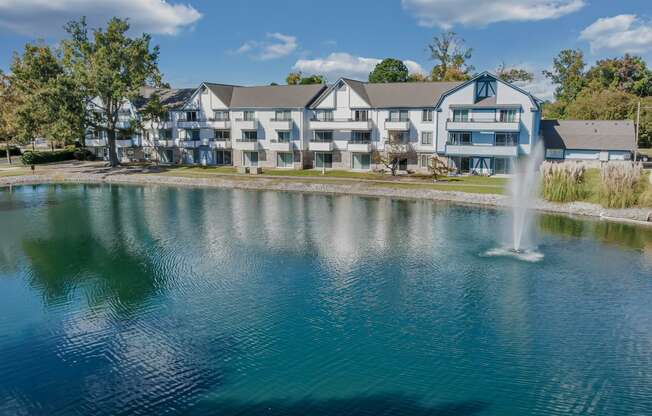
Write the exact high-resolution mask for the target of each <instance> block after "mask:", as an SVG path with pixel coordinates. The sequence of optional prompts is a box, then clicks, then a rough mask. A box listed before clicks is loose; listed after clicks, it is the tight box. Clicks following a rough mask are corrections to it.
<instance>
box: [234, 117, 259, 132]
mask: <svg viewBox="0 0 652 416" xmlns="http://www.w3.org/2000/svg"><path fill="white" fill-rule="evenodd" d="M257 126H258V121H257V120H243V119H237V120H236V121H235V128H236V129H240V130H256V128H257Z"/></svg>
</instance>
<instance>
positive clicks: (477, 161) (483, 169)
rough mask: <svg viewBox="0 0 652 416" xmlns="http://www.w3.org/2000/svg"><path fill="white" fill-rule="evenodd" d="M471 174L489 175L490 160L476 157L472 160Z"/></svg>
mask: <svg viewBox="0 0 652 416" xmlns="http://www.w3.org/2000/svg"><path fill="white" fill-rule="evenodd" d="M473 172H474V173H476V174H478V175H490V174H491V158H488V157H476V158H474V159H473Z"/></svg>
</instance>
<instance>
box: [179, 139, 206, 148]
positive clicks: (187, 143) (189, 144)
mask: <svg viewBox="0 0 652 416" xmlns="http://www.w3.org/2000/svg"><path fill="white" fill-rule="evenodd" d="M200 145H201V140H180V141H179V147H183V148H184V149H194V148H197V147H199V146H200Z"/></svg>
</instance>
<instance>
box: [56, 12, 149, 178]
mask: <svg viewBox="0 0 652 416" xmlns="http://www.w3.org/2000/svg"><path fill="white" fill-rule="evenodd" d="M128 30H129V23H128V22H127V21H126V20H121V19H118V18H112V19H111V20H109V22H108V24H107V27H106V29H95V30H94V31H93V37H92V38H90V37H89V35H88V28H87V25H86V20H85V19H83V18H82V19H81V20H79V21H72V22H70V23H68V24H67V25H66V31H67V32H68V34H69V35H70V39H66V40H64V41H63V42H62V45H63V52H64V63H65V65H66V67H67V68H68V70H69V71H70V72H71V74H73V77H74V80H75V82H76V83H77V84H78V85H79V86H80V87H81V89H82V90H83V92H84V96H85V97H87V99H88V101H87V103H86V104H87V105H86V106H85V107H86V111H87V112H90V113H97V114H99V115H100V118H101V123H102V124H103V126H104V127H105V128H106V131H107V138H108V144H109V164H110V166H117V165H118V164H119V161H118V157H117V154H116V144H115V140H116V123H117V121H118V110H119V109H120V107H121V106H122V105H123V103H124V102H125V100H133V99H135V98H136V97H137V96H138V93H139V88H140V87H142V86H144V85H154V86H157V85H160V82H161V74H160V72H159V69H158V56H159V48H158V46H154V47H153V48H152V47H150V41H151V36H150V35H148V34H142V35H141V36H139V37H134V38H131V37H129V36H127V32H128ZM93 98H95V99H93Z"/></svg>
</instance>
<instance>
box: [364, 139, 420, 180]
mask: <svg viewBox="0 0 652 416" xmlns="http://www.w3.org/2000/svg"><path fill="white" fill-rule="evenodd" d="M413 156H414V151H413V150H412V149H411V147H410V145H409V143H406V142H405V141H403V140H402V139H401V137H400V136H399V135H395V134H391V133H390V136H389V139H388V140H387V141H386V142H385V146H384V148H383V150H382V151H381V150H375V151H374V152H373V154H372V158H373V161H374V163H375V164H377V165H383V166H385V167H386V168H387V169H389V170H390V172H391V173H392V176H396V172H397V171H398V168H399V164H400V162H401V160H403V159H409V158H411V157H413Z"/></svg>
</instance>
